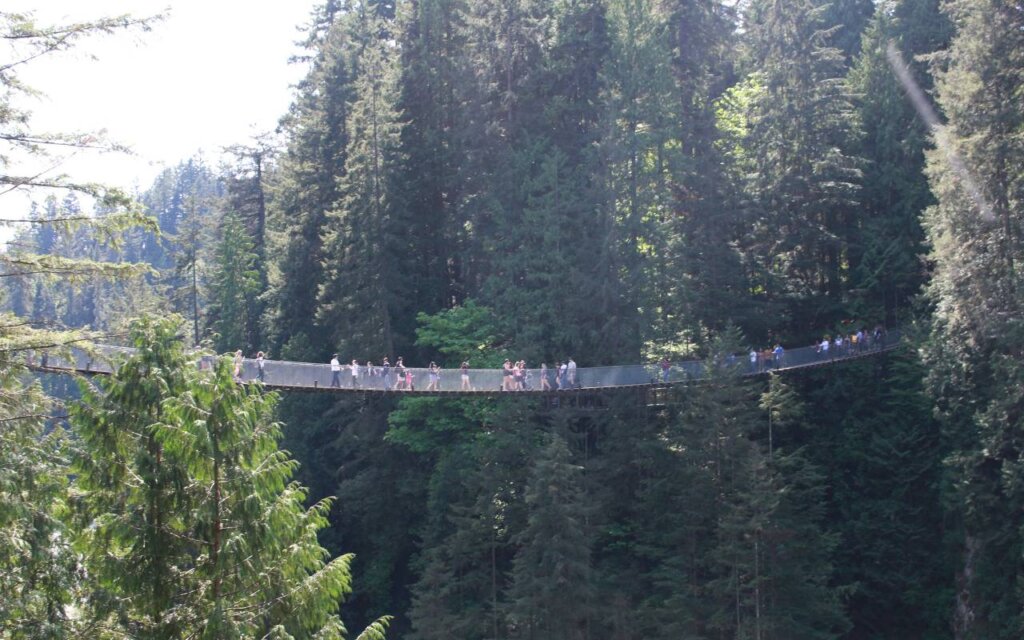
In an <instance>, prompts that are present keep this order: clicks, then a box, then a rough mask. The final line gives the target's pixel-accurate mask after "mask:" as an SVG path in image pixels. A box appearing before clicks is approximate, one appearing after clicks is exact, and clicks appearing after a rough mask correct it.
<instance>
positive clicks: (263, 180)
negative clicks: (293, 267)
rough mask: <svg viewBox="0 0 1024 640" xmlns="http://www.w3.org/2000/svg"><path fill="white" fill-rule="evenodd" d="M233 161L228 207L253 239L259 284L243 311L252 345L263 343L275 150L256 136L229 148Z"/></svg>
mask: <svg viewBox="0 0 1024 640" xmlns="http://www.w3.org/2000/svg"><path fill="white" fill-rule="evenodd" d="M228 151H229V152H230V153H231V154H232V155H233V156H234V158H235V163H234V164H233V165H232V166H231V167H230V168H229V169H228V172H227V174H226V175H225V177H224V182H225V192H226V195H225V200H226V202H227V207H228V208H229V209H230V210H232V211H237V212H238V213H239V216H240V217H241V219H242V220H243V221H244V223H245V229H246V231H248V234H249V236H250V237H251V238H252V245H253V254H254V255H255V258H256V260H255V265H254V266H255V268H256V273H257V280H258V286H257V290H256V294H257V295H255V296H251V297H250V298H249V299H248V301H247V303H248V309H247V311H246V328H245V332H246V341H247V342H248V344H249V345H250V346H252V347H256V346H262V345H263V334H262V330H261V327H260V320H261V318H262V317H263V314H264V311H265V307H266V301H265V300H264V298H263V297H262V294H263V293H264V292H265V291H266V290H267V287H268V284H269V280H268V275H267V269H268V266H269V264H270V260H269V256H268V255H267V235H268V232H267V211H268V209H269V208H270V193H268V191H269V189H268V185H269V184H270V183H271V182H272V180H273V176H274V173H275V165H274V158H275V153H276V150H275V148H274V147H273V146H272V144H271V141H270V139H269V136H267V135H262V136H257V137H255V138H254V139H253V140H252V142H251V143H250V144H246V145H234V146H232V147H230V148H229V149H228Z"/></svg>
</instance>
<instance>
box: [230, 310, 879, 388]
mask: <svg viewBox="0 0 1024 640" xmlns="http://www.w3.org/2000/svg"><path fill="white" fill-rule="evenodd" d="M885 342H886V331H885V329H884V327H882V326H881V325H878V326H876V327H875V329H874V330H873V331H870V332H869V331H867V330H865V329H863V328H860V329H858V330H856V331H840V332H836V333H834V334H830V335H825V336H823V337H822V339H821V340H820V341H815V342H814V344H813V345H812V346H811V349H812V350H813V352H814V354H815V357H816V358H817V360H819V361H824V360H832V359H839V358H846V357H851V356H855V355H858V354H861V353H864V352H866V351H870V350H873V349H880V348H882V347H884V346H885ZM798 351H801V352H806V351H807V349H801V350H798ZM747 358H748V362H749V364H748V365H747V366H748V369H747V372H748V373H750V374H758V373H765V372H768V371H771V370H778V369H782V368H785V367H787V366H788V365H789V363H788V362H787V353H786V350H785V349H784V348H783V346H782V344H781V343H779V342H776V343H775V344H774V346H771V347H767V348H763V349H758V348H754V347H752V348H751V349H750V351H749V353H748V354H747ZM714 360H715V361H717V362H719V363H720V365H723V366H724V365H732V366H737V367H739V366H742V365H741V364H740V362H741V358H740V357H739V356H737V355H736V354H729V355H728V356H726V357H725V358H717V359H714ZM249 362H251V363H252V365H250V366H253V365H254V367H255V372H254V373H255V375H254V376H248V379H252V378H255V379H258V380H259V381H261V382H266V357H265V354H264V353H263V352H262V351H260V352H258V353H257V354H256V357H255V358H254V359H252V360H250V361H249ZM245 363H246V359H245V358H243V355H242V351H241V350H238V351H236V352H235V354H234V360H233V365H234V377H235V379H236V380H239V381H242V380H243V378H244V377H247V376H244V372H245ZM803 364H807V363H806V362H803ZM328 366H329V367H330V373H331V377H330V384H329V388H334V389H341V388H350V389H374V390H383V391H415V390H416V389H417V383H419V384H421V385H423V381H422V380H419V381H417V379H416V378H417V376H425V377H426V384H425V385H423V386H421V387H420V391H441V382H442V372H443V369H442V367H441V366H439V365H438V364H437V363H436V362H431V363H430V365H429V366H428V367H426V368H425V369H414V368H412V367H407V366H406V365H405V362H404V360H403V358H402V356H399V357H398V358H397V359H396V360H395V362H394V364H392V363H391V361H390V359H389V358H388V357H384V358H383V359H382V361H381V363H380V364H379V365H377V364H374V362H373V361H370V360H367V361H365V362H360V361H359V360H358V359H353V360H351V361H350V362H347V363H343V362H342V360H341V358H340V357H339V354H337V353H335V354H333V355H332V357H331V359H330V362H329V364H328ZM694 366H698V367H699V366H701V365H700V363H698V362H696V361H693V362H689V361H687V362H683V363H673V362H672V361H671V360H669V358H668V357H663V358H662V359H661V361H660V362H658V363H657V365H656V371H657V372H656V373H651V375H650V377H649V378H647V379H646V380H644V382H646V383H654V382H661V383H666V384H667V383H670V382H673V381H677V378H678V376H674V372H675V371H679V372H680V373H681V374H682V375H683V377H684V378H686V377H687V376H689V375H691V374H692V371H691V370H692V369H693V367H694ZM250 371H251V369H250ZM458 371H459V382H460V385H459V391H477V390H478V389H477V388H476V387H475V386H474V385H473V381H472V380H471V379H470V378H471V375H473V370H471V369H470V365H469V362H467V361H464V362H462V364H461V365H460V366H459V370H458ZM476 373H477V375H479V373H480V371H479V370H477V372H476ZM500 375H501V377H500V384H498V385H496V386H497V387H498V389H500V390H501V391H508V392H514V391H565V390H569V389H578V388H580V387H581V383H580V378H579V375H578V370H577V366H576V362H575V360H574V359H573V358H572V357H569V358H566V359H565V360H564V361H561V360H560V361H558V362H556V363H555V364H554V365H553V366H552V367H548V365H547V363H546V362H542V363H541V364H540V367H539V368H530V367H528V366H527V363H526V361H525V360H516V361H512V360H511V359H506V360H505V362H504V363H503V365H502V367H501V370H500ZM535 376H536V379H535ZM449 383H451V381H450V380H449ZM490 384H491V382H490V381H488V385H490ZM633 384H635V383H633ZM299 386H302V385H299ZM311 386H317V385H316V383H313V384H312V385H311ZM599 386H601V385H599ZM605 386H607V385H605ZM487 388H488V389H493V387H491V386H488V387H487ZM449 390H450V389H449Z"/></svg>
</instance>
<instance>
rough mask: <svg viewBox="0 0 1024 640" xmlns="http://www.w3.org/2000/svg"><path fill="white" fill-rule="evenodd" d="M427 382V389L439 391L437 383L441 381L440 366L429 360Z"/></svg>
mask: <svg viewBox="0 0 1024 640" xmlns="http://www.w3.org/2000/svg"><path fill="white" fill-rule="evenodd" d="M427 379H428V380H429V382H428V383H427V389H426V390H427V391H439V390H440V389H439V385H440V383H441V368H440V367H438V366H437V363H434V362H431V363H430V369H429V373H428V378H427Z"/></svg>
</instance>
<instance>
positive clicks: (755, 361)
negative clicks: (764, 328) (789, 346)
mask: <svg viewBox="0 0 1024 640" xmlns="http://www.w3.org/2000/svg"><path fill="white" fill-rule="evenodd" d="M747 357H748V358H749V359H750V372H751V373H764V372H765V371H768V370H769V369H773V368H774V369H781V368H782V366H783V363H784V362H785V358H786V350H785V349H783V348H782V345H781V344H779V343H775V347H774V348H771V349H764V350H762V351H758V350H757V349H754V348H753V347H751V349H750V353H749V354H747Z"/></svg>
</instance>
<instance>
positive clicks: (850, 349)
mask: <svg viewBox="0 0 1024 640" xmlns="http://www.w3.org/2000/svg"><path fill="white" fill-rule="evenodd" d="M900 338H901V334H900V331H899V330H891V331H889V332H888V333H887V334H885V335H884V336H883V338H882V340H881V341H873V340H872V341H870V342H866V343H864V344H859V345H847V346H845V347H843V348H837V347H835V346H834V345H830V348H829V350H828V352H822V351H821V350H819V348H818V347H817V346H810V347H800V348H795V349H789V350H786V351H785V352H784V353H783V354H782V355H781V357H775V356H773V357H772V358H770V359H769V358H758V359H757V360H756V361H754V362H751V360H750V358H749V355H747V354H728V355H723V356H722V358H721V359H720V360H719V362H718V365H719V366H723V367H734V368H735V369H736V370H737V372H738V373H740V374H741V375H747V376H754V375H761V374H766V373H770V372H772V371H787V370H792V369H800V368H807V367H814V366H822V365H827V364H831V363H835V362H841V361H846V360H852V359H856V358H860V357H865V356H872V355H876V354H878V353H881V352H885V351H890V350H892V349H894V348H896V347H897V346H898V345H899V343H900ZM133 351H134V350H133V349H131V348H127V347H116V346H111V345H96V347H95V348H94V349H93V350H91V351H85V350H82V349H77V348H75V349H72V350H71V352H70V356H63V357H62V356H58V355H54V354H47V353H41V354H32V355H31V356H30V357H29V358H28V361H27V364H28V365H29V367H30V368H33V369H37V370H45V371H75V372H79V373H90V374H109V373H112V372H113V371H114V369H115V367H116V366H117V363H118V361H119V360H120V359H121V358H123V357H125V356H126V355H128V354H131V353H132V352H133ZM214 357H216V356H203V357H201V358H200V359H199V365H200V366H208V365H209V363H210V362H211V361H212V359H213V358H214ZM706 367H707V364H706V362H705V361H700V360H686V361H681V362H675V363H672V364H671V367H670V368H669V370H668V372H667V375H665V372H664V371H663V369H662V367H661V365H660V364H658V363H651V364H634V365H618V366H601V367H580V368H578V369H577V370H576V380H575V382H574V384H572V385H571V389H566V390H597V389H614V388H626V387H639V386H663V385H674V384H681V383H687V382H695V381H699V380H701V379H704V378H705V377H706V373H707V372H706ZM374 369H375V371H374V372H372V374H371V371H370V370H369V369H368V368H367V367H366V366H365V365H362V366H360V372H359V376H357V377H356V378H355V380H353V377H352V375H351V371H350V369H349V368H348V366H343V368H342V371H341V372H340V375H339V376H338V377H339V380H338V381H337V386H334V385H333V384H332V383H333V382H334V380H333V378H334V376H333V373H332V371H331V365H329V364H320V363H310V362H291V361H286V360H265V361H264V364H263V376H262V382H263V384H264V385H265V386H267V387H271V388H279V389H304V390H323V391H336V392H344V391H348V392H357V393H367V392H385V391H398V392H401V393H412V394H416V395H429V394H433V393H434V392H433V391H429V390H427V386H428V384H429V374H430V371H429V369H425V368H420V367H407V368H406V370H407V371H408V372H409V373H411V374H412V381H413V387H412V390H410V389H405V388H402V387H398V388H396V382H397V374H396V370H395V369H394V368H392V369H391V372H390V376H389V378H390V379H389V380H385V378H384V376H383V375H381V372H382V369H381V367H379V366H378V367H375V368H374ZM540 372H541V370H540V369H536V368H534V369H529V370H528V372H527V378H526V390H524V391H518V392H509V393H554V392H557V391H558V389H557V385H556V384H555V375H556V372H555V371H554V368H551V369H548V373H547V375H548V378H549V385H550V390H542V385H541V380H540ZM240 379H241V381H243V382H249V381H253V380H257V379H260V372H259V368H258V366H257V361H256V360H254V359H249V358H246V359H244V360H243V364H242V372H241V376H240ZM469 380H470V385H471V389H470V390H469V391H464V390H462V388H461V387H462V382H461V371H460V370H459V369H441V370H440V377H439V384H438V391H439V392H440V393H441V394H448V393H452V392H459V393H468V394H472V393H486V394H494V393H498V392H500V390H501V382H502V371H501V370H500V369H470V370H469ZM385 383H387V385H386V384H385ZM567 386H569V385H567Z"/></svg>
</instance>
